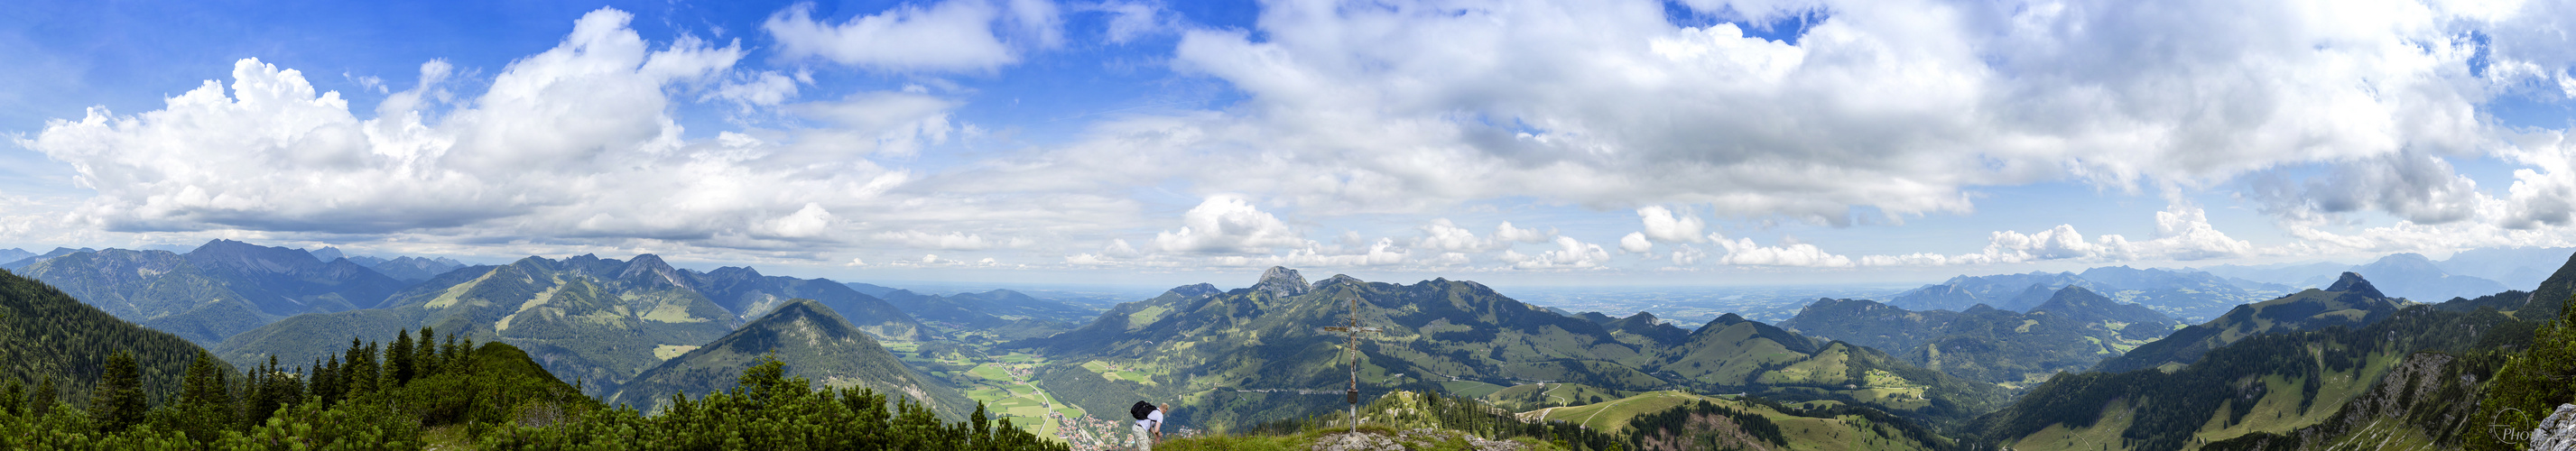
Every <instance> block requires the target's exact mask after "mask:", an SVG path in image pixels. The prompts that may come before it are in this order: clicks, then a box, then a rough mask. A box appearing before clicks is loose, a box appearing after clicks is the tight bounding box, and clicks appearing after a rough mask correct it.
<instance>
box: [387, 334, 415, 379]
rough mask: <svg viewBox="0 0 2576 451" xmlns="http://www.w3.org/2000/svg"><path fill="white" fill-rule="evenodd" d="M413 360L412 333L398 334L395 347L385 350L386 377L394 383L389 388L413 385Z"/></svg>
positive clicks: (395, 336)
mask: <svg viewBox="0 0 2576 451" xmlns="http://www.w3.org/2000/svg"><path fill="white" fill-rule="evenodd" d="M411 358H412V353H411V331H408V330H406V331H401V332H398V333H396V334H395V335H394V344H393V346H392V347H390V348H386V349H385V373H386V374H385V377H386V378H387V379H390V380H392V381H393V383H392V384H387V385H386V387H387V388H391V387H400V386H402V385H403V384H408V383H411V375H412V367H411V364H412V361H411Z"/></svg>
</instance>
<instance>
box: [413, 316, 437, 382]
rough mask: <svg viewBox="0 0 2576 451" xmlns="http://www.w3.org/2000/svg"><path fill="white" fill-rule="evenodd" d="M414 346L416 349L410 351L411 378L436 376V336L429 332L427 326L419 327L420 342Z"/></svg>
mask: <svg viewBox="0 0 2576 451" xmlns="http://www.w3.org/2000/svg"><path fill="white" fill-rule="evenodd" d="M415 345H416V346H417V347H415V348H413V349H412V357H411V365H412V372H411V377H412V378H415V379H417V378H423V377H429V375H431V374H437V373H438V364H439V361H438V335H437V334H436V333H435V332H433V331H431V330H429V327H428V326H421V328H420V342H419V343H416V344H415Z"/></svg>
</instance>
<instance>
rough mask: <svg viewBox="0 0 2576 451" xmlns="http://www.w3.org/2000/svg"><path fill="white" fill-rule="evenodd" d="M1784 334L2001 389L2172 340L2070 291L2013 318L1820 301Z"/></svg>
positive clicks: (2165, 327) (2105, 301)
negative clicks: (1874, 351)
mask: <svg viewBox="0 0 2576 451" xmlns="http://www.w3.org/2000/svg"><path fill="white" fill-rule="evenodd" d="M1781 326H1782V327H1784V328H1788V329H1790V330H1793V331H1798V332H1800V333H1806V334H1810V335H1813V336H1818V337H1823V338H1832V339H1840V340H1843V341H1846V342H1851V343H1854V344H1859V345H1863V346H1869V347H1873V348H1878V349H1883V350H1888V351H1889V352H1890V353H1892V354H1893V355H1896V356H1897V357H1898V358H1900V359H1904V360H1905V361H1906V362H1908V363H1912V364H1915V365H1921V366H1923V367H1925V368H1931V369H1935V370H1940V371H1942V372H1946V373H1949V374H1951V375H1955V376H1959V377H1962V378H1967V379H1971V380H1979V381H1986V382H1993V383H1999V384H2008V385H2012V384H2037V383H2039V382H2044V381H2046V380H2047V379H2048V378H2049V377H2050V376H2051V375H2054V374H2056V373H2058V372H2062V371H2078V372H2080V371H2083V370H2084V369H2086V368H2091V367H2092V366H2093V365H2094V364H2095V363H2098V362H2100V361H2102V359H2105V358H2109V357H2112V356H2117V355H2120V354H2121V353H2123V352H2127V351H2128V350H2129V349H2130V348H2133V347H2136V346H2138V345H2140V344H2144V343H2147V342H2150V341H2153V340H2156V339H2159V338H2163V337H2164V336H2165V335H2166V334H2168V333H2171V332H2172V331H2173V330H2174V328H2175V327H2177V326H2178V324H2176V323H2175V322H2174V321H2173V320H2171V319H2168V318H2166V317H2165V316H2164V315H2163V314H2161V313H2157V312H2155V311H2154V310H2149V309H2147V308H2146V307H2144V306H2140V305H2137V304H2125V303H2120V302H2117V301H2113V300H2111V299H2110V298H2106V297H2103V296H2101V295H2099V294H2095V293H2093V292H2092V290H2087V289H2085V288H2084V287H2080V286H2069V287H2066V288H2063V289H2059V290H2057V291H2056V292H2054V293H2051V294H2050V297H2049V298H2048V300H2047V301H2044V302H2042V303H2041V304H2040V305H2038V306H2035V307H2033V308H2031V309H2030V312H2029V313H2017V312H2013V311H2009V310H2002V309H1995V308H1990V307H1986V306H1984V305H1982V304H1981V305H1978V306H1976V307H1971V308H1969V309H1968V311H1965V312H1953V311H1948V310H1932V311H1926V312H1914V311H1907V310H1905V309H1903V308H1898V307H1893V306H1888V305H1884V304H1879V303H1876V302H1871V301H1867V300H1850V299H1820V300H1817V301H1816V302H1814V303H1811V304H1808V305H1807V307H1806V308H1805V309H1803V310H1801V311H1799V313H1798V316H1797V317H1794V318H1790V320H1789V321H1784V322H1782V323H1781Z"/></svg>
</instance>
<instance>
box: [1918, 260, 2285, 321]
mask: <svg viewBox="0 0 2576 451" xmlns="http://www.w3.org/2000/svg"><path fill="white" fill-rule="evenodd" d="M2066 287H2084V288H2085V289H2086V290H2091V291H2092V292H2094V293H2099V294H2101V295H2103V296H2105V297H2109V298H2111V299H2113V300H2117V301H2120V302H2122V303H2131V304H2138V305H2143V306H2146V307H2147V308H2149V309H2153V310H2155V311H2157V312H2161V313H2164V314H2165V315H2166V316H2170V317H2174V318H2179V319H2183V320H2193V321H2197V320H2200V319H2206V318H2209V317H2212V316H2216V315H2217V314H2219V313H2224V312H2226V311H2227V309H2228V308H2231V307H2235V306H2236V305H2239V304H2244V303H2248V302H2255V301H2260V300H2263V299H2268V298H2271V297H2273V296H2278V295H2280V294H2282V293H2288V292H2290V291H2293V290H2292V289H2291V288H2290V287H2288V286H2283V285H2278V284H2269V283H2263V282H2255V281H2250V280H2244V279H2237V278H2229V277H2220V276H2217V275H2214V274H2210V273H2207V272H2202V271H2192V270H2169V269H2155V268H2149V269H2137V268H2130V267H2127V266H2105V267H2099V268H2092V269H2087V270H2084V272H2083V273H2080V274H2079V273H2072V272H2057V273H2050V272H2037V271H2034V272H2030V273H2027V274H1999V275H1991V276H1973V277H1972V276H1958V277H1953V278H1950V280H1948V281H1945V282H1942V283H1938V284H1932V285H1925V286H1923V287H1922V288H1916V289H1914V290H1910V291H1906V292H1904V293H1899V294H1897V295H1896V296H1894V297H1891V298H1889V299H1888V301H1887V304H1888V305H1892V306H1896V307H1899V308H1904V309H1907V310H1913V311H1928V310H1949V311H1954V312H1964V311H1967V310H1968V309H1969V308H1970V307H1973V306H1976V305H1978V304H1985V305H1986V306H1989V307H1993V308H1997V309H2003V310H2010V311H2016V312H2023V311H2029V310H2030V309H2031V308H2032V307H2037V306H2039V304H2040V303H2044V302H2048V300H2049V298H2050V297H2052V296H2054V295H2055V293H2056V292H2057V290H2058V289H2061V288H2066Z"/></svg>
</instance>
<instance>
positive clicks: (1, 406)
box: [0, 379, 27, 417]
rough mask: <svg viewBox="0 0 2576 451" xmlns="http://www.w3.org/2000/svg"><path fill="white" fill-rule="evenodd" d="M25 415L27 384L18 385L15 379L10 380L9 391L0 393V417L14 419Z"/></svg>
mask: <svg viewBox="0 0 2576 451" xmlns="http://www.w3.org/2000/svg"><path fill="white" fill-rule="evenodd" d="M26 414H27V384H22V383H19V382H18V380H17V379H10V380H9V390H8V391H7V392H0V415H7V416H13V417H15V416H24V415H26Z"/></svg>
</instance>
